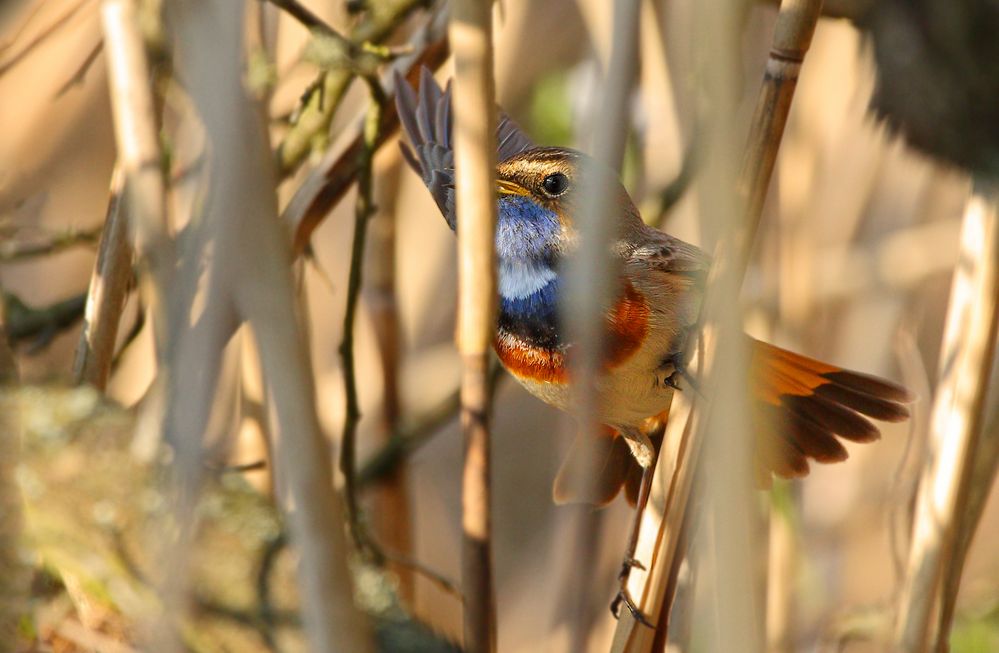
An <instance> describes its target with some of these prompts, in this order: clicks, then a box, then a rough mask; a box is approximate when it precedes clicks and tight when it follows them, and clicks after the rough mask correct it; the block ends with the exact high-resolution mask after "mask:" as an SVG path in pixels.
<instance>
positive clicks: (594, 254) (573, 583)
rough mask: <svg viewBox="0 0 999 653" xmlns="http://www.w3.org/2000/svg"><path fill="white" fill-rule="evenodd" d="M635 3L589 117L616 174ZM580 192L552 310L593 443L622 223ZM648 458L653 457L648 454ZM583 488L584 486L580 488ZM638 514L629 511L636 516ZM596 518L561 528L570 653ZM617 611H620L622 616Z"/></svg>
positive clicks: (615, 38) (606, 201) (585, 596)
mask: <svg viewBox="0 0 999 653" xmlns="http://www.w3.org/2000/svg"><path fill="white" fill-rule="evenodd" d="M640 8H641V3H640V2H638V1H637V0H620V1H619V2H615V3H613V14H614V15H613V22H612V24H611V25H610V26H609V31H610V32H611V33H610V42H611V51H610V56H609V61H608V62H607V64H606V66H605V73H604V79H603V83H602V84H601V86H600V95H599V98H598V99H597V101H596V102H595V104H596V105H597V106H598V107H599V111H597V112H596V113H595V115H594V116H593V124H592V125H591V128H590V130H589V133H591V134H592V135H593V137H592V141H591V143H590V147H591V148H592V153H593V156H594V158H596V159H597V160H599V161H601V162H603V163H605V164H607V165H608V166H610V167H611V168H613V169H615V170H620V168H621V163H622V160H623V158H624V148H625V143H626V141H627V136H628V128H629V125H630V123H631V121H630V119H629V115H628V112H629V107H630V105H631V95H632V88H633V86H634V83H635V75H636V69H637V60H638V38H639V29H638V28H639V15H640ZM585 181H586V184H585V186H584V187H581V189H580V190H581V192H582V193H583V195H584V197H583V198H582V199H581V201H580V207H581V209H582V210H581V211H580V212H579V213H578V215H576V216H574V217H575V220H576V225H577V227H578V230H579V249H578V250H577V251H576V252H575V253H574V255H573V256H572V257H570V258H569V259H568V262H567V266H566V268H567V269H566V276H565V280H566V283H565V302H564V303H563V305H562V306H560V307H559V310H560V311H561V313H562V315H564V319H565V322H564V323H565V324H566V327H567V331H568V334H569V340H570V341H571V342H573V343H574V350H575V351H574V354H573V355H572V357H571V358H570V361H569V362H570V365H571V373H572V379H573V387H572V392H573V412H574V416H575V417H576V425H575V427H576V428H577V429H578V434H577V435H576V437H582V438H599V437H604V436H602V435H600V433H599V432H600V429H601V424H600V415H601V411H600V406H601V404H602V401H603V400H602V397H601V396H600V388H599V385H598V378H599V377H600V375H601V373H602V363H603V361H604V360H605V356H604V354H605V351H606V348H605V345H606V342H605V341H606V333H605V329H606V321H605V320H604V315H606V314H607V310H608V306H609V305H610V303H611V301H612V296H613V294H614V293H615V292H616V291H617V290H618V288H617V279H618V275H619V272H620V269H619V266H618V265H617V264H618V261H617V260H616V259H615V258H614V256H613V254H612V251H611V248H610V247H609V246H608V245H609V244H610V243H614V242H615V241H616V240H617V238H618V233H617V229H618V226H619V225H620V224H621V216H620V215H619V211H620V210H621V207H620V206H618V205H617V197H616V196H615V194H614V192H613V189H612V188H610V187H609V186H608V185H604V184H602V183H598V182H601V181H603V177H600V176H592V177H591V178H587V179H586V180H585ZM649 454H650V455H654V452H649ZM603 462H604V461H598V460H596V459H595V458H594V457H593V456H589V460H581V461H579V463H578V464H579V469H580V471H579V472H578V473H576V474H574V475H573V483H574V484H575V485H577V487H576V488H574V490H573V492H574V493H576V494H578V495H579V496H587V495H589V494H590V488H589V487H586V486H590V485H592V483H594V482H595V479H596V478H597V477H598V475H599V469H598V467H597V466H598V465H601V464H603ZM580 486H583V487H580ZM640 509H641V508H636V510H640ZM596 519H597V518H596V515H594V514H593V513H586V512H576V513H574V514H573V515H572V516H571V522H570V523H569V524H568V525H567V526H566V527H565V530H566V531H567V532H568V535H567V536H566V537H567V540H568V542H570V544H569V546H568V549H567V551H566V555H567V557H568V558H569V559H570V560H572V561H573V563H572V564H569V565H565V566H564V567H563V569H564V570H565V572H563V573H573V574H574V576H575V577H573V578H569V579H564V580H563V584H564V585H565V586H566V587H567V589H568V590H569V592H568V593H567V595H568V596H569V597H570V601H571V603H570V605H568V606H567V612H568V613H569V616H570V626H569V627H570V633H571V634H570V637H571V642H572V648H573V650H585V648H586V643H587V641H588V640H589V636H590V631H591V630H592V627H593V624H594V621H595V618H596V616H597V614H599V613H596V612H595V609H599V610H601V611H602V610H603V606H602V605H601V606H597V605H595V603H596V602H595V601H594V600H593V595H592V589H593V588H592V587H588V586H587V584H588V580H589V577H588V576H587V575H580V574H579V570H580V569H590V568H592V566H593V565H595V564H596V560H595V557H594V554H595V547H594V545H593V539H594V534H595V533H596V532H597V530H598V524H597V522H596ZM622 612H626V610H624V609H622Z"/></svg>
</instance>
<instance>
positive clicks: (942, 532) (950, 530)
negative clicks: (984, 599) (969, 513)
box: [893, 189, 999, 653]
mask: <svg viewBox="0 0 999 653" xmlns="http://www.w3.org/2000/svg"><path fill="white" fill-rule="evenodd" d="M989 190H994V189H989ZM997 324H999V214H997V210H996V196H995V194H994V192H993V193H992V194H990V195H989V196H988V197H987V198H986V197H984V196H975V197H973V198H972V199H971V201H970V203H969V204H968V207H967V210H966V212H965V215H964V225H963V227H962V230H961V253H960V256H959V258H958V265H957V268H956V269H955V270H954V278H953V282H952V285H951V295H950V305H949V306H948V309H947V321H946V326H945V330H944V341H943V346H942V348H941V351H940V381H939V383H938V389H937V393H936V397H935V398H934V402H933V411H932V417H931V419H930V443H929V449H928V451H927V457H926V463H925V466H924V468H923V473H922V476H921V478H920V483H919V491H918V494H917V499H916V509H915V511H916V513H915V514H916V517H915V523H914V524H913V535H912V546H911V548H910V550H909V561H908V567H907V572H906V577H905V580H904V583H903V588H902V592H901V594H900V595H899V598H898V608H897V610H898V611H897V614H896V621H895V632H894V638H893V647H894V650H897V651H905V652H906V653H922V652H923V651H929V650H931V649H937V650H939V648H938V647H939V646H940V645H941V642H946V638H947V637H948V634H949V633H947V632H936V633H934V632H932V625H933V623H934V622H935V621H936V619H937V615H938V612H937V611H938V610H939V609H941V605H942V602H945V604H946V603H951V604H952V602H953V595H950V596H948V597H947V598H946V599H944V597H943V592H944V591H947V592H948V593H949V594H956V592H957V589H958V583H957V582H956V579H955V580H952V581H951V582H948V583H944V582H943V581H942V576H943V573H944V569H945V568H947V567H949V565H950V564H951V561H952V559H953V558H954V557H955V556H956V555H957V556H962V555H963V553H962V552H961V551H960V550H959V549H958V548H957V547H958V545H959V541H958V524H959V523H960V522H961V516H960V513H962V512H964V511H966V510H967V509H968V506H967V497H968V494H969V491H970V489H971V488H970V479H971V476H972V472H973V470H974V467H975V459H976V456H977V455H978V453H979V452H978V444H979V438H980V432H981V429H982V424H983V421H984V419H985V415H984V412H985V407H986V406H985V396H986V391H987V388H988V381H989V376H990V373H991V366H992V364H993V359H994V356H995V349H996V330H997ZM968 540H969V541H970V537H969V538H968ZM965 544H967V542H966V543H965ZM953 573H956V574H957V575H958V576H959V575H960V569H959V568H958V569H957V570H954V572H953ZM945 616H946V615H945ZM945 623H946V622H945ZM934 642H937V646H934V645H933V644H934Z"/></svg>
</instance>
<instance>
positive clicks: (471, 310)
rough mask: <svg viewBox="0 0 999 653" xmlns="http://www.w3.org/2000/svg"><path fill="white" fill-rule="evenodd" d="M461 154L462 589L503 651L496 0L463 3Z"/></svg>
mask: <svg viewBox="0 0 999 653" xmlns="http://www.w3.org/2000/svg"><path fill="white" fill-rule="evenodd" d="M449 34H450V39H451V48H452V51H453V53H454V63H455V77H454V161H455V172H456V179H455V199H456V205H457V210H458V349H459V351H460V352H461V357H462V364H463V365H462V377H461V429H462V434H463V439H464V443H465V447H464V448H465V457H464V469H463V472H462V533H463V545H462V592H463V594H464V596H465V614H464V626H465V627H464V632H465V649H466V650H467V651H469V652H470V653H491V652H492V651H495V650H496V596H495V588H494V582H493V569H492V518H491V514H490V503H491V496H492V490H491V486H490V483H491V478H490V474H491V469H490V442H489V416H490V408H491V407H490V401H489V400H490V392H489V349H490V346H491V344H492V339H493V332H494V329H495V323H494V320H495V314H496V292H497V291H496V252H495V249H494V245H493V240H494V237H495V232H496V188H495V176H496V135H495V134H496V101H495V99H494V98H495V81H494V79H493V44H492V3H490V2H483V1H482V0H456V2H455V3H454V4H453V6H452V14H451V25H450V30H449Z"/></svg>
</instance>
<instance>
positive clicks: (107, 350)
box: [73, 168, 132, 392]
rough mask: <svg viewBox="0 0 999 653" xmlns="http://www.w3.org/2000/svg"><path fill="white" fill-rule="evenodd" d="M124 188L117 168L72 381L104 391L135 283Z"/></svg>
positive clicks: (120, 172)
mask: <svg viewBox="0 0 999 653" xmlns="http://www.w3.org/2000/svg"><path fill="white" fill-rule="evenodd" d="M122 186H123V173H122V171H121V169H120V168H116V169H115V172H114V175H113V176H112V178H111V198H110V200H109V201H108V210H107V216H106V217H105V218H104V229H103V231H102V233H101V244H100V249H99V250H98V253H97V261H96V263H94V271H93V274H92V275H91V277H90V288H89V289H88V291H87V306H86V309H85V312H84V316H83V331H82V333H81V334H80V342H79V344H78V345H77V347H76V357H75V359H74V361H73V380H74V381H75V382H76V383H89V384H91V385H93V386H94V387H95V388H97V389H98V390H101V391H102V392H103V391H104V389H105V388H106V387H107V383H108V377H109V376H110V375H111V362H112V360H113V359H114V346H115V340H116V339H117V336H118V324H119V322H120V321H121V312H122V309H123V308H124V306H125V299H126V298H127V297H128V287H129V285H130V283H131V280H132V245H131V243H130V242H129V240H128V221H127V219H126V217H125V213H124V210H123V205H122Z"/></svg>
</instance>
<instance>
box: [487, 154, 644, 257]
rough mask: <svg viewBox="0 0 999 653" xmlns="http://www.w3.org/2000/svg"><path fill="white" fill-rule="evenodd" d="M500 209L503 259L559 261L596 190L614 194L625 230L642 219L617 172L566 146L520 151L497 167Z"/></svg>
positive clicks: (499, 249) (498, 229)
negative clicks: (581, 213) (585, 205)
mask: <svg viewBox="0 0 999 653" xmlns="http://www.w3.org/2000/svg"><path fill="white" fill-rule="evenodd" d="M496 173H497V174H496V190H497V193H498V194H499V213H498V217H497V224H496V249H497V254H498V255H499V257H500V258H501V259H502V258H513V259H516V258H545V259H549V260H551V259H557V258H559V257H560V256H561V255H562V254H565V253H567V252H568V251H570V250H571V249H572V248H573V246H574V244H575V242H576V240H577V232H576V223H575V219H576V217H577V216H578V215H579V213H580V212H581V211H583V210H585V209H584V207H583V205H584V203H587V202H593V201H594V190H595V189H603V191H604V192H609V193H611V194H612V204H611V205H612V206H613V209H612V210H613V211H615V212H616V213H618V214H619V215H620V218H619V222H620V226H621V227H622V228H627V227H628V226H629V225H631V224H632V222H634V221H638V222H639V223H640V222H641V218H639V217H638V211H637V209H635V206H634V204H633V203H632V201H631V198H630V197H629V196H628V193H627V191H626V190H625V188H624V186H623V185H622V184H621V182H620V181H619V180H618V178H617V175H616V174H615V173H614V171H613V170H611V169H610V168H608V167H607V166H604V165H602V164H600V163H598V162H597V161H596V160H594V159H592V158H591V157H589V156H587V155H585V154H583V153H582V152H578V151H576V150H571V149H567V148H562V147H539V148H534V149H530V150H527V151H525V152H521V153H520V154H517V155H515V156H513V157H510V158H509V159H507V160H505V161H503V162H502V163H500V164H499V165H498V166H497V168H496Z"/></svg>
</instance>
